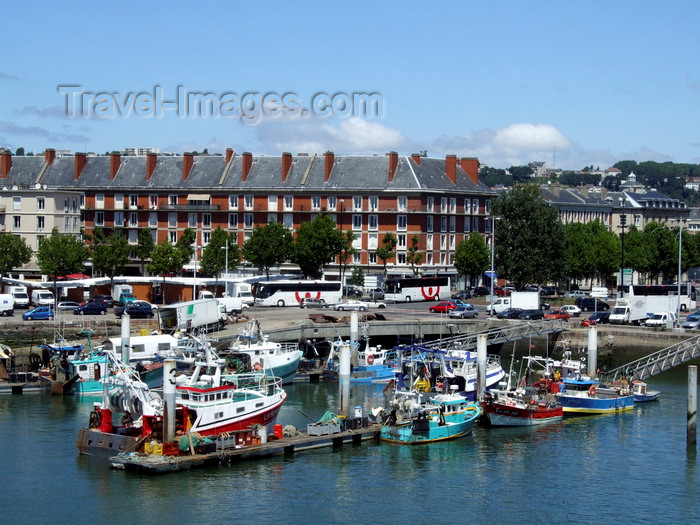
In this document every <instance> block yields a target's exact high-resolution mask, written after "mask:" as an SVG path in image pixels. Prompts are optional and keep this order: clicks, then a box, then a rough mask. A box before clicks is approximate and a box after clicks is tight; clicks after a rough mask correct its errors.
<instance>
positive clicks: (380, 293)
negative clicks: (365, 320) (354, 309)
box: [369, 288, 384, 301]
mask: <svg viewBox="0 0 700 525" xmlns="http://www.w3.org/2000/svg"><path fill="white" fill-rule="evenodd" d="M369 298H370V299H372V300H373V301H380V300H382V301H383V300H384V290H382V289H381V288H372V289H371V290H370V291H369Z"/></svg>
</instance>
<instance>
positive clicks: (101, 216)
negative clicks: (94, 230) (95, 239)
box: [95, 211, 105, 226]
mask: <svg viewBox="0 0 700 525" xmlns="http://www.w3.org/2000/svg"><path fill="white" fill-rule="evenodd" d="M104 225H105V213H104V212H103V211H98V212H95V226H104Z"/></svg>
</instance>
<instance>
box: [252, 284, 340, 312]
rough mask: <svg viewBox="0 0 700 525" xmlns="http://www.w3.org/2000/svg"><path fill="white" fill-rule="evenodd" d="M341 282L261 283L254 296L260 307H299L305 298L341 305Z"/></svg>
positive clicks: (256, 287) (255, 288)
mask: <svg viewBox="0 0 700 525" xmlns="http://www.w3.org/2000/svg"><path fill="white" fill-rule="evenodd" d="M342 284H343V283H341V282H340V281H291V280H280V281H260V282H258V283H256V284H255V287H254V290H253V295H254V296H255V304H256V305H258V306H299V303H301V300H302V299H304V298H314V299H320V300H321V301H325V302H326V303H329V304H332V303H339V302H340V300H341V298H342V293H341V289H342Z"/></svg>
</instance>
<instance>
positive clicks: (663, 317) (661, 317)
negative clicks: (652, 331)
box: [644, 312, 676, 328]
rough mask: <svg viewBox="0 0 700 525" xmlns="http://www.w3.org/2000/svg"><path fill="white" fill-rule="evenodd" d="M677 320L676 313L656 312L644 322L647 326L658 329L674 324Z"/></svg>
mask: <svg viewBox="0 0 700 525" xmlns="http://www.w3.org/2000/svg"><path fill="white" fill-rule="evenodd" d="M675 320H676V314H675V313H674V312H656V313H655V314H654V315H652V316H651V317H650V318H649V319H647V320H646V321H645V322H644V325H645V326H655V327H657V328H659V327H664V326H666V325H667V323H669V322H670V323H673V322H674V321H675Z"/></svg>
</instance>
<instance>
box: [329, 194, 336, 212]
mask: <svg viewBox="0 0 700 525" xmlns="http://www.w3.org/2000/svg"><path fill="white" fill-rule="evenodd" d="M337 202H338V199H337V198H335V197H328V210H329V211H334V210H335V209H336V207H337Z"/></svg>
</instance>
